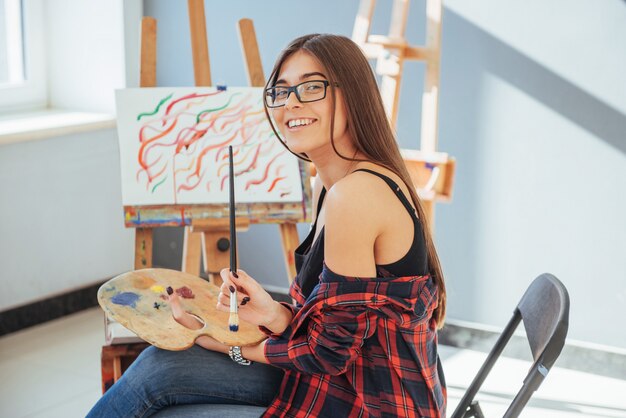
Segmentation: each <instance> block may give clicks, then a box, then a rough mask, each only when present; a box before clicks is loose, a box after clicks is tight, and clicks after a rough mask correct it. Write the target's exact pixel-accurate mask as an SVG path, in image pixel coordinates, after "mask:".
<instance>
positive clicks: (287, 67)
mask: <svg viewBox="0 0 626 418" xmlns="http://www.w3.org/2000/svg"><path fill="white" fill-rule="evenodd" d="M276 80H277V81H276V84H275V85H276V86H284V87H289V86H295V85H298V84H300V83H302V82H305V81H312V80H328V78H327V76H326V73H325V69H324V68H323V66H322V65H321V64H320V63H319V62H318V61H317V60H316V59H315V58H314V57H313V56H312V55H311V54H309V53H308V52H305V51H303V50H300V51H298V52H295V53H294V54H293V55H291V56H290V57H289V58H287V59H286V60H285V62H284V63H283V65H282V66H281V70H280V73H279V74H278V77H277V78H276ZM331 89H335V100H336V106H335V122H334V131H333V140H334V142H335V145H336V146H337V147H339V146H341V145H343V144H344V143H345V142H346V141H350V139H349V134H348V130H347V117H346V112H345V106H344V102H343V99H342V95H341V89H338V88H335V87H332V86H329V87H328V88H327V92H326V98H325V99H323V100H319V101H316V102H309V103H300V101H299V100H298V98H297V97H296V95H295V94H294V93H291V94H290V95H289V98H288V99H287V102H286V103H285V105H284V106H282V107H277V108H273V109H271V113H272V117H273V118H274V120H275V121H276V127H277V128H278V130H279V131H280V133H281V136H282V137H283V138H284V140H285V142H286V144H287V146H288V147H289V149H291V151H292V152H294V153H297V154H301V153H305V154H307V155H308V156H309V158H311V159H315V155H316V154H320V153H326V152H333V153H334V150H333V148H332V145H331V142H330V138H331V137H330V132H331V119H332V110H333V103H332V100H333V99H332V90H331Z"/></svg>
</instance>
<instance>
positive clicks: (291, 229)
mask: <svg viewBox="0 0 626 418" xmlns="http://www.w3.org/2000/svg"><path fill="white" fill-rule="evenodd" d="M280 237H281V243H282V244H283V255H284V256H285V264H286V266H287V272H288V274H289V284H291V283H292V282H293V279H295V277H296V261H295V259H294V255H293V252H294V251H295V249H296V248H297V247H298V241H299V238H298V229H297V228H296V224H295V223H291V222H288V223H283V224H280Z"/></svg>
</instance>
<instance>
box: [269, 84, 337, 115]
mask: <svg viewBox="0 0 626 418" xmlns="http://www.w3.org/2000/svg"><path fill="white" fill-rule="evenodd" d="M307 83H322V84H323V85H324V95H323V96H322V97H320V98H319V99H315V100H302V99H301V98H300V93H298V87H300V86H301V85H303V84H307ZM330 85H331V82H330V81H328V80H307V81H303V82H302V83H299V84H296V85H295V86H290V87H289V86H272V87H268V88H266V89H265V90H264V91H263V93H264V95H263V100H264V101H265V104H266V105H267V107H269V108H270V109H276V108H278V107H283V106H285V105H286V104H287V100H289V95H290V94H291V92H293V93H295V95H296V98H297V99H298V101H299V102H300V103H313V102H319V101H320V100H324V99H325V98H326V93H327V91H328V86H330ZM332 85H333V86H335V87H339V83H332ZM277 87H282V88H284V89H287V97H286V98H285V103H283V104H280V105H277V106H275V105H270V104H269V103H268V102H267V97H268V94H267V93H268V92H270V90H273V89H275V88H277Z"/></svg>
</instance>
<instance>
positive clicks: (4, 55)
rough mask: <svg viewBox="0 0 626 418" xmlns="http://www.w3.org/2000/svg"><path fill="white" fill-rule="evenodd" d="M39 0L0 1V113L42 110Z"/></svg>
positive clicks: (43, 72)
mask: <svg viewBox="0 0 626 418" xmlns="http://www.w3.org/2000/svg"><path fill="white" fill-rule="evenodd" d="M43 21H44V19H43V4H42V0H0V112H2V113H6V112H13V111H20V110H26V109H34V108H42V107H45V105H46V102H47V99H46V78H45V77H46V71H45V60H44V48H43V45H42V33H43V31H42V26H43Z"/></svg>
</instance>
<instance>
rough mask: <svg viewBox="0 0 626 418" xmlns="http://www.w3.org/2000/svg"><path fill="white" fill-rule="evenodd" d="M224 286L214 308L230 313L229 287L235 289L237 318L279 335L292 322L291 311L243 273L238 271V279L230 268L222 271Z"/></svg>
mask: <svg viewBox="0 0 626 418" xmlns="http://www.w3.org/2000/svg"><path fill="white" fill-rule="evenodd" d="M220 276H221V277H222V280H223V281H224V283H223V284H222V287H221V289H220V290H221V292H220V294H219V296H218V298H217V309H218V310H220V311H222V312H229V311H230V294H231V291H230V289H231V288H233V289H234V288H236V289H237V304H238V305H239V308H238V313H239V318H241V319H242V320H244V321H246V322H249V323H251V324H254V325H261V326H264V327H265V328H267V329H269V330H270V331H272V332H275V333H281V332H283V331H284V330H285V328H287V325H289V323H290V322H291V311H290V310H289V309H287V308H286V307H284V306H282V305H281V304H280V303H278V302H276V301H275V300H274V299H272V296H270V294H269V293H267V292H266V291H265V289H263V287H261V285H260V284H259V283H258V282H257V281H256V280H254V279H253V278H252V277H250V276H249V275H248V274H247V273H246V272H245V271H243V270H237V277H235V275H233V274H232V273H231V272H230V271H229V269H222V271H220Z"/></svg>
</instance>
